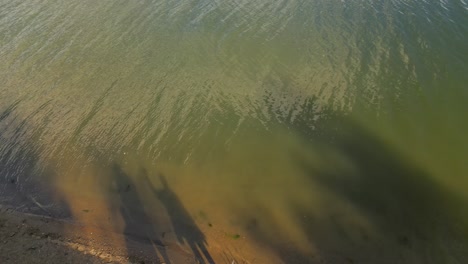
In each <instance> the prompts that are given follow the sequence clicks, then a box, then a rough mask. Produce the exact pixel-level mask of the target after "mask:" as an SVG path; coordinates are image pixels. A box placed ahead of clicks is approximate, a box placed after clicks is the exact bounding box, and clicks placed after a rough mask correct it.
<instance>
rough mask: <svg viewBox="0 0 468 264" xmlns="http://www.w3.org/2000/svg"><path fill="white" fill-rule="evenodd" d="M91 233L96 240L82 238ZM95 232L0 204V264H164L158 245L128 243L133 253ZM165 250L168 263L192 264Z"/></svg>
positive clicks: (180, 254)
mask: <svg viewBox="0 0 468 264" xmlns="http://www.w3.org/2000/svg"><path fill="white" fill-rule="evenodd" d="M65 230H67V232H65ZM70 230H71V232H70ZM92 230H96V231H97V232H95V234H96V239H91V240H90V239H88V238H87V237H84V236H83V234H84V232H92ZM99 231H102V230H99V228H97V227H96V228H95V227H89V226H82V225H79V224H77V223H74V222H72V221H67V220H60V219H54V218H50V217H47V216H42V215H34V214H28V213H22V212H19V211H15V210H14V209H13V208H10V207H6V206H3V205H0V241H1V243H2V245H1V246H0V263H51V264H54V263H57V264H58V263H164V261H160V260H159V257H158V256H156V255H155V253H154V247H155V246H160V245H152V244H149V243H142V242H139V241H136V240H131V241H130V243H129V244H131V245H132V249H133V250H131V249H130V250H128V249H127V248H123V247H116V246H115V245H112V244H110V243H109V244H107V243H105V242H103V241H109V242H110V241H111V240H110V239H111V237H115V236H120V237H121V238H122V239H126V240H129V239H130V238H129V237H124V236H123V235H120V234H116V233H110V232H107V233H105V232H99ZM91 234H93V233H91ZM105 234H109V237H107V238H106V237H105V236H106V235H105ZM165 247H167V248H166V251H167V252H168V256H169V258H170V260H171V262H172V263H187V264H189V263H196V262H195V259H194V258H193V257H192V256H191V255H189V254H187V253H186V252H183V251H181V250H177V249H173V248H170V247H168V246H165ZM127 251H131V252H128V253H127Z"/></svg>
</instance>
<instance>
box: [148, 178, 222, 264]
mask: <svg viewBox="0 0 468 264" xmlns="http://www.w3.org/2000/svg"><path fill="white" fill-rule="evenodd" d="M146 179H147V183H148V186H153V185H152V184H151V183H150V182H149V179H148V178H147V177H146ZM159 179H160V181H161V184H162V188H160V189H155V188H154V187H152V190H153V193H154V195H155V196H156V197H157V198H158V199H159V201H161V203H162V204H163V205H164V207H165V208H166V212H167V215H168V217H169V219H170V221H171V224H172V228H173V231H174V234H175V235H176V237H177V240H178V241H179V243H181V244H187V245H188V246H189V247H190V249H191V251H192V253H193V255H194V256H195V258H196V259H197V261H198V263H200V264H214V263H215V262H214V260H213V258H212V257H211V255H210V253H209V252H208V249H207V248H206V244H207V243H206V238H205V235H204V234H203V232H202V231H201V230H200V229H199V228H198V227H197V225H196V224H195V221H194V220H193V218H192V217H191V216H190V214H189V212H188V211H187V210H186V209H185V207H184V206H183V205H182V202H181V201H180V200H179V198H178V197H177V194H176V193H175V192H174V191H173V190H172V189H171V188H170V187H169V185H168V183H167V181H166V178H165V177H164V176H163V175H159Z"/></svg>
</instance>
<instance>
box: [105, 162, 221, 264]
mask: <svg viewBox="0 0 468 264" xmlns="http://www.w3.org/2000/svg"><path fill="white" fill-rule="evenodd" d="M112 174H113V179H114V184H115V185H116V186H114V189H115V188H116V190H115V191H117V193H118V197H119V200H120V201H119V203H118V204H119V208H114V210H115V211H118V212H120V215H121V216H122V218H123V220H124V222H125V223H124V230H123V233H124V235H125V236H126V246H127V252H128V255H129V257H132V256H134V255H135V256H138V253H139V252H137V251H136V250H138V248H135V247H134V246H133V245H132V242H133V241H139V242H143V243H150V244H152V245H153V247H154V248H155V250H156V252H155V253H156V254H155V255H154V256H152V258H153V259H158V260H159V261H161V262H164V263H166V264H170V263H171V261H170V258H169V256H168V253H167V251H166V245H165V244H164V243H163V239H164V236H165V235H166V233H167V231H168V230H167V229H165V227H161V226H157V225H158V223H156V222H155V221H158V219H159V220H161V219H164V218H168V219H169V221H170V225H171V228H172V232H173V233H174V235H175V236H176V238H177V240H178V242H179V243H181V244H184V245H188V246H189V247H190V249H191V251H192V253H193V255H194V257H195V258H196V260H197V263H201V264H213V263H215V262H214V260H213V258H212V257H211V255H210V253H209V252H208V250H207V248H206V239H205V235H204V234H203V233H202V232H201V230H200V229H199V228H198V227H197V225H196V224H195V221H194V220H193V218H192V217H191V216H190V214H189V212H188V211H187V210H186V209H185V207H184V206H183V205H182V202H181V201H180V199H179V198H178V197H177V195H176V194H175V192H174V191H173V190H172V189H171V188H170V187H169V185H168V183H167V181H166V179H165V178H164V176H162V175H159V180H160V182H161V185H162V186H161V188H160V189H157V188H154V187H153V184H152V183H151V181H150V180H149V178H148V175H147V173H146V171H145V170H144V169H142V170H141V171H140V173H139V175H137V177H136V181H138V183H137V182H135V184H138V185H139V186H140V187H141V188H146V189H145V190H148V191H149V192H150V193H151V194H152V195H154V196H153V197H154V198H156V199H157V200H158V201H159V202H160V203H161V204H162V207H161V208H158V209H157V210H158V212H156V214H157V216H156V218H157V219H152V218H151V217H150V216H149V215H148V214H147V212H145V204H144V202H143V201H142V198H141V197H140V196H139V194H138V191H137V190H136V188H135V186H134V185H135V184H133V183H132V180H131V179H130V177H129V175H127V174H126V173H125V172H124V171H123V170H122V169H121V168H120V167H119V166H118V165H117V164H114V165H113V166H112ZM140 190H141V189H140ZM146 202H147V201H146ZM157 255H160V256H161V257H162V259H159V257H158V256H157Z"/></svg>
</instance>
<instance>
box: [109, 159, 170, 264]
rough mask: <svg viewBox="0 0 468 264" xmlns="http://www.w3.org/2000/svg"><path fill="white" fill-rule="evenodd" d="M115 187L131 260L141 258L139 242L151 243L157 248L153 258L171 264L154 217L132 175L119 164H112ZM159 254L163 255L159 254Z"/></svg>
mask: <svg viewBox="0 0 468 264" xmlns="http://www.w3.org/2000/svg"><path fill="white" fill-rule="evenodd" d="M112 176H113V180H114V182H113V188H114V191H116V192H117V194H118V198H119V201H118V204H119V208H118V209H117V208H115V209H116V210H117V211H119V212H120V215H121V217H122V218H123V220H124V229H123V235H124V236H125V245H126V248H127V254H128V257H129V259H130V260H132V259H134V258H135V260H138V258H141V256H139V255H140V254H141V250H140V248H138V243H144V244H151V245H152V246H153V248H154V250H155V252H154V254H152V255H151V256H149V257H151V259H157V260H158V261H159V262H162V263H166V264H170V263H171V262H170V260H169V257H168V255H167V252H166V249H165V245H164V244H163V243H162V242H161V240H160V239H159V235H158V234H159V232H157V230H156V227H155V225H154V223H153V221H152V219H151V218H150V217H149V216H148V214H147V213H146V212H145V208H144V205H143V203H142V200H141V198H140V196H139V195H138V193H137V190H136V188H135V184H134V183H133V182H132V180H131V179H130V177H129V176H128V175H127V174H126V173H125V172H124V171H123V170H122V169H121V168H120V167H119V166H118V165H117V164H114V165H113V166H112ZM158 254H159V255H160V256H161V257H162V259H160V257H159V256H158Z"/></svg>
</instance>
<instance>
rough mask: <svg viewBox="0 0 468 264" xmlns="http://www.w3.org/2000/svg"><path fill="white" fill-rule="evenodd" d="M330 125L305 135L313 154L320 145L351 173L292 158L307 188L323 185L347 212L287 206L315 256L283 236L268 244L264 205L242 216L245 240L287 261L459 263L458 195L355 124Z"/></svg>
mask: <svg viewBox="0 0 468 264" xmlns="http://www.w3.org/2000/svg"><path fill="white" fill-rule="evenodd" d="M324 127H326V126H324ZM330 127H331V128H330V129H328V130H325V129H324V130H322V132H323V134H324V135H325V136H324V137H321V136H316V137H314V138H310V137H309V139H310V140H313V141H314V144H311V149H310V151H313V152H317V153H319V155H318V156H320V153H321V148H315V146H316V145H320V147H323V148H324V149H326V151H324V155H327V154H326V153H330V152H333V153H338V154H339V155H337V156H339V157H340V158H344V159H345V160H346V161H347V164H351V165H352V166H351V168H348V167H346V168H344V169H343V168H339V165H337V167H336V168H334V167H333V166H330V164H327V165H325V166H320V164H317V163H318V162H317V161H310V160H308V157H305V155H303V154H302V153H293V155H292V157H293V159H294V160H295V161H296V162H297V165H298V166H299V168H301V169H302V170H303V172H304V173H305V175H307V177H308V180H309V184H310V186H311V190H316V189H317V188H316V186H317V185H318V186H320V187H321V188H323V189H324V190H327V193H330V194H332V195H333V196H334V197H335V198H336V199H337V201H340V202H341V203H342V204H343V208H346V210H342V209H340V208H341V207H337V208H338V209H336V210H328V209H327V210H323V213H324V215H320V216H318V215H317V214H318V213H317V210H314V209H313V208H309V207H307V205H305V204H296V203H294V202H291V204H290V208H291V211H292V215H293V216H294V218H295V219H297V220H298V221H297V224H298V227H299V229H300V230H301V231H302V233H303V234H304V235H305V236H306V237H307V239H308V240H309V242H310V243H311V244H313V245H314V246H315V247H316V249H317V254H315V255H313V254H305V253H303V252H301V251H300V250H298V249H297V248H294V247H288V246H287V243H283V242H282V240H283V239H284V238H283V237H281V236H278V237H276V238H274V239H272V237H274V236H272V235H271V234H268V231H270V230H271V228H270V229H268V231H265V230H262V228H261V226H262V225H263V224H264V222H268V221H269V220H268V216H269V215H270V214H271V212H268V211H266V212H265V211H262V208H261V207H259V208H257V210H255V211H249V212H240V214H242V215H243V216H244V217H245V219H244V221H245V222H244V228H245V231H246V232H247V233H248V234H249V235H250V236H252V237H253V238H254V239H255V240H257V241H258V243H259V244H261V245H264V246H267V247H269V248H271V249H272V251H273V252H275V253H276V254H277V256H278V257H279V258H280V259H281V260H282V261H283V262H284V263H291V264H295V263H297V264H302V263H389V264H390V263H407V264H409V263H411V264H413V263H464V261H466V259H468V221H467V219H468V207H467V206H466V201H465V200H463V198H462V197H461V196H459V195H457V194H456V193H454V192H452V191H451V190H450V189H448V188H446V187H445V186H444V185H442V184H441V183H439V182H437V181H435V180H434V178H433V177H432V176H431V175H429V174H428V173H427V172H425V171H424V169H423V168H419V167H416V166H414V165H413V163H411V161H409V160H407V159H406V158H407V157H405V156H404V155H403V154H402V153H398V152H396V150H395V149H394V148H393V147H392V146H391V145H389V144H388V143H386V142H384V141H382V140H381V139H380V138H379V137H378V136H377V135H376V134H374V133H373V132H372V131H370V130H369V129H367V128H366V127H364V126H362V125H360V124H359V123H357V122H352V121H349V120H340V121H339V124H336V126H333V125H330ZM316 142H319V143H317V144H315V143H316ZM330 161H331V162H333V159H332V158H330V160H329V161H328V162H330ZM332 164H333V163H332ZM337 164H338V163H337ZM313 186H315V187H313ZM311 197H313V196H312V195H311ZM327 197H328V196H327ZM311 199H313V198H311ZM321 202H322V203H323V208H328V207H329V206H330V205H333V204H334V203H335V202H330V201H328V200H327V198H326V197H324V199H323V201H321ZM350 208H351V209H350ZM330 212H331V213H330ZM350 213H353V214H357V215H359V216H360V217H362V219H365V221H367V222H368V223H369V225H370V226H371V227H372V230H373V231H375V233H369V232H368V231H369V229H368V228H366V226H365V225H364V224H361V222H352V221H353V220H349V219H355V218H353V217H354V216H351V215H350ZM276 228H278V229H282V228H284V227H282V226H276Z"/></svg>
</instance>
